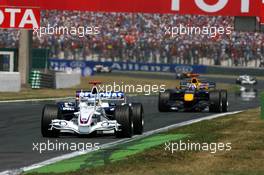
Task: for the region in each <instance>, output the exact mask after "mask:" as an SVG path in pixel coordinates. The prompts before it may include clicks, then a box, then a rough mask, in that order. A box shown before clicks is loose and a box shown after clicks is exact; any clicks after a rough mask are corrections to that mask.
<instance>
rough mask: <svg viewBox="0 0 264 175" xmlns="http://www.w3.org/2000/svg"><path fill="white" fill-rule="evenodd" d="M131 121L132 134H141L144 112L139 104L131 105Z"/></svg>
mask: <svg viewBox="0 0 264 175" xmlns="http://www.w3.org/2000/svg"><path fill="white" fill-rule="evenodd" d="M131 111H132V120H133V127H134V128H133V129H134V134H142V133H143V128H144V111H143V106H142V104H141V103H132V105H131Z"/></svg>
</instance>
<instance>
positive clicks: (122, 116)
mask: <svg viewBox="0 0 264 175" xmlns="http://www.w3.org/2000/svg"><path fill="white" fill-rule="evenodd" d="M114 116H115V119H116V121H117V123H118V124H120V125H121V126H119V128H118V129H119V130H118V131H116V137H118V138H124V137H132V135H133V121H132V112H131V109H130V107H129V106H128V105H125V106H117V107H116V109H115V113H114Z"/></svg>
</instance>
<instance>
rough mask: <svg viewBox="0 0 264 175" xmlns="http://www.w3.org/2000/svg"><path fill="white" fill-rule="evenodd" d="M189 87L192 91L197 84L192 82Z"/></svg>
mask: <svg viewBox="0 0 264 175" xmlns="http://www.w3.org/2000/svg"><path fill="white" fill-rule="evenodd" d="M189 89H190V90H192V91H194V90H195V89H196V85H195V84H193V83H191V84H190V85H189Z"/></svg>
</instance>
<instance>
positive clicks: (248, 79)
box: [236, 75, 258, 85]
mask: <svg viewBox="0 0 264 175" xmlns="http://www.w3.org/2000/svg"><path fill="white" fill-rule="evenodd" d="M257 83H258V81H257V79H256V77H252V76H250V75H241V76H239V77H238V78H237V79H236V84H240V85H256V84H257Z"/></svg>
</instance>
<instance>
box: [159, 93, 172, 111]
mask: <svg viewBox="0 0 264 175" xmlns="http://www.w3.org/2000/svg"><path fill="white" fill-rule="evenodd" d="M169 100H170V91H168V90H166V91H165V92H160V93H159V111H160V112H168V111H169V110H170V108H169V106H168V105H167V104H168V102H169Z"/></svg>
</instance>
